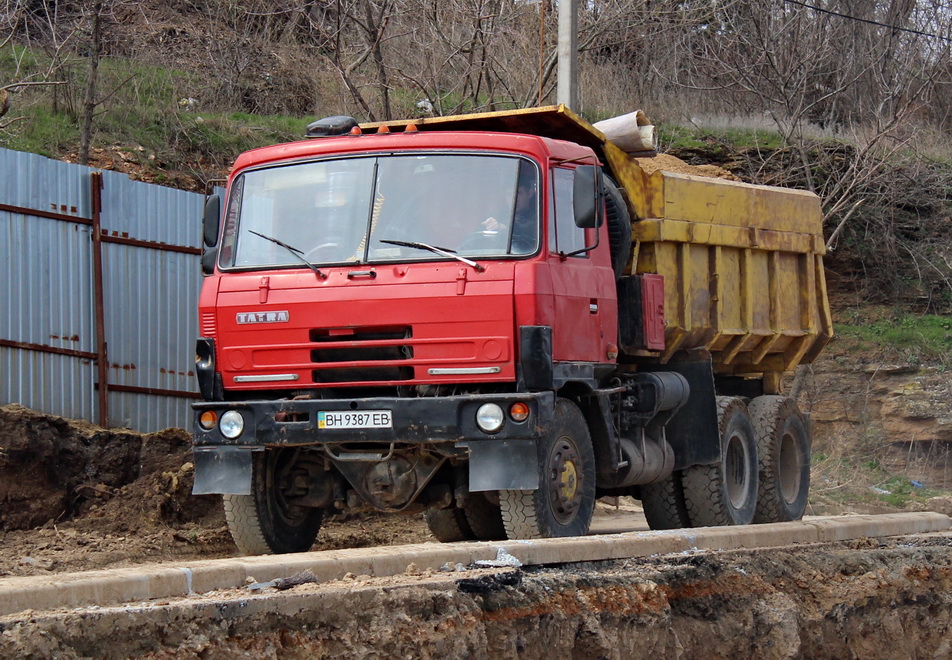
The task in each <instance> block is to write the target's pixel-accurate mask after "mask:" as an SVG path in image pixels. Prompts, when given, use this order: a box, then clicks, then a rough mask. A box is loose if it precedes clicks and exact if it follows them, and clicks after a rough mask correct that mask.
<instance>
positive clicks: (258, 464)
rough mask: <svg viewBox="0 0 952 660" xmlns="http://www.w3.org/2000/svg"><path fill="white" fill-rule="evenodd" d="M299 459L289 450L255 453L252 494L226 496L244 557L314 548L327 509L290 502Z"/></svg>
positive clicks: (230, 524)
mask: <svg viewBox="0 0 952 660" xmlns="http://www.w3.org/2000/svg"><path fill="white" fill-rule="evenodd" d="M295 457H296V452H294V451H293V450H287V449H268V450H265V451H263V452H257V453H255V454H254V459H253V460H254V462H253V463H252V479H251V495H223V498H224V505H225V520H226V521H227V522H228V529H229V531H230V532H231V536H232V538H233V539H234V540H235V545H237V546H238V550H239V551H240V552H241V553H242V554H244V555H262V554H283V553H288V552H304V551H306V550H309V549H310V548H311V546H312V545H314V540H315V539H316V538H317V533H318V531H319V530H320V528H321V522H322V521H323V520H324V510H323V509H316V508H312V507H303V506H298V505H295V504H292V503H291V502H290V501H289V493H290V489H291V488H292V486H293V483H292V481H291V480H292V478H293V475H292V473H291V470H292V468H293V467H294V461H295Z"/></svg>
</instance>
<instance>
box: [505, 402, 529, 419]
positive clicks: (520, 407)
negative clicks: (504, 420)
mask: <svg viewBox="0 0 952 660" xmlns="http://www.w3.org/2000/svg"><path fill="white" fill-rule="evenodd" d="M509 416H510V417H512V419H513V421H516V422H524V421H526V420H527V419H529V406H527V405H526V404H524V403H522V402H521V401H519V402H516V403H514V404H512V405H511V406H509Z"/></svg>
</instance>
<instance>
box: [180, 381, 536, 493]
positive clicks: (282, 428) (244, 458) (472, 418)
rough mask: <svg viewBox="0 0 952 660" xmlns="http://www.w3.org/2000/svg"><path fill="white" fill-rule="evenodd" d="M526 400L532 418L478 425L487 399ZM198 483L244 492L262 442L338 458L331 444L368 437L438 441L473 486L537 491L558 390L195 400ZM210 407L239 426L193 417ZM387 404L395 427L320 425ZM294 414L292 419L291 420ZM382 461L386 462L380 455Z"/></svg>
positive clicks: (202, 489) (202, 487) (505, 403)
mask: <svg viewBox="0 0 952 660" xmlns="http://www.w3.org/2000/svg"><path fill="white" fill-rule="evenodd" d="M517 401H520V402H523V403H525V404H526V405H528V406H529V411H530V412H529V417H528V419H526V420H525V421H523V422H516V421H514V420H512V419H511V418H509V417H508V416H507V417H506V421H505V423H504V424H503V426H502V428H501V429H500V430H499V431H497V432H496V433H486V432H484V431H482V430H481V429H480V428H479V427H478V426H477V425H476V410H477V409H478V408H479V406H481V405H483V404H484V403H497V404H499V405H500V406H501V407H502V408H503V410H508V409H509V406H510V405H511V404H512V403H515V402H517ZM192 408H193V409H194V421H193V430H194V432H193V444H194V458H195V485H194V488H193V491H192V492H193V493H194V494H196V495H200V494H211V493H233V494H238V495H248V494H250V493H251V488H252V463H253V460H252V453H253V452H254V451H260V450H262V449H264V448H265V447H303V446H313V447H316V448H319V449H324V450H325V451H326V453H327V455H328V456H329V457H330V458H331V459H338V458H342V457H341V456H339V455H337V454H336V453H335V447H336V446H340V445H348V447H349V448H350V449H351V450H352V449H353V446H354V445H359V444H360V443H368V444H370V443H372V444H373V445H374V446H375V447H380V446H381V445H382V444H390V445H392V446H393V445H400V446H403V447H407V446H410V447H412V446H417V447H424V446H434V447H435V446H439V447H440V449H441V450H442V451H444V452H453V453H456V454H458V455H459V456H461V457H463V456H465V457H466V458H467V461H468V464H469V465H468V467H469V489H470V491H471V492H476V491H490V490H498V489H516V490H534V489H535V488H537V487H538V483H539V477H538V471H537V466H536V460H535V455H536V442H535V441H536V440H537V439H539V438H541V437H542V436H543V434H544V433H545V432H546V429H548V428H551V426H552V423H553V420H554V414H555V394H554V393H552V392H540V393H535V394H480V395H465V396H451V397H432V398H413V399H410V398H386V397H379V398H365V399H335V400H311V399H308V400H297V401H287V400H284V401H243V402H237V403H236V402H207V403H196V404H193V406H192ZM208 410H212V411H215V412H216V413H218V418H219V419H221V416H222V414H224V413H225V412H227V411H229V410H234V411H237V412H238V413H239V414H240V415H241V416H242V419H243V420H244V429H245V430H244V431H243V432H242V433H241V435H239V436H238V437H237V438H233V439H229V438H225V437H224V436H223V435H222V434H221V433H220V431H219V430H218V428H217V427H215V428H213V429H211V430H206V429H204V428H202V427H201V426H200V425H199V423H198V421H199V416H200V415H201V414H202V413H203V412H205V411H208ZM373 410H389V411H391V413H392V418H393V427H392V428H374V429H328V428H320V424H319V423H318V418H319V415H318V413H320V412H337V411H357V412H360V411H373ZM289 420H295V421H289ZM381 460H386V459H384V458H383V457H381Z"/></svg>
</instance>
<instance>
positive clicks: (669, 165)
mask: <svg viewBox="0 0 952 660" xmlns="http://www.w3.org/2000/svg"><path fill="white" fill-rule="evenodd" d="M634 161H635V162H636V163H638V165H639V166H640V167H641V169H643V170H644V171H645V174H654V173H655V172H657V171H658V170H663V171H665V172H674V173H675V174H693V175H694V176H706V177H711V178H715V179H728V180H730V181H740V179H739V178H737V177H736V176H734V175H733V174H731V173H730V172H728V171H727V170H725V169H724V168H723V167H718V166H717V165H691V164H689V163H685V162H684V161H683V160H681V159H680V158H678V157H677V156H672V155H671V154H658V155H657V156H654V157H652V158H635V159H634Z"/></svg>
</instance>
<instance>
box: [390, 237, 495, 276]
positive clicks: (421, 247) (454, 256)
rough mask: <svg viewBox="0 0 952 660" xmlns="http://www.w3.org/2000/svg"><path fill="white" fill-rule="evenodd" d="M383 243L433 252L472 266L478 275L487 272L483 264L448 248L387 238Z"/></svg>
mask: <svg viewBox="0 0 952 660" xmlns="http://www.w3.org/2000/svg"><path fill="white" fill-rule="evenodd" d="M380 242H381V243H389V244H390V245H399V246H400V247H408V248H416V249H417V250H427V251H428V252H433V253H434V254H438V255H440V256H443V257H449V258H450V259H456V261H459V262H462V263H464V264H466V265H467V266H472V267H473V268H475V269H476V272H477V273H481V272H483V271H484V270H486V269H485V268H484V267H483V266H482V265H481V264H478V263H476V262H475V261H473V260H472V259H467V258H466V257H461V256H459V255H458V254H456V253H455V252H454V251H453V250H449V249H447V248H441V247H437V246H435V245H427V244H426V243H416V242H414V241H390V240H387V239H385V238H382V239H380Z"/></svg>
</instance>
